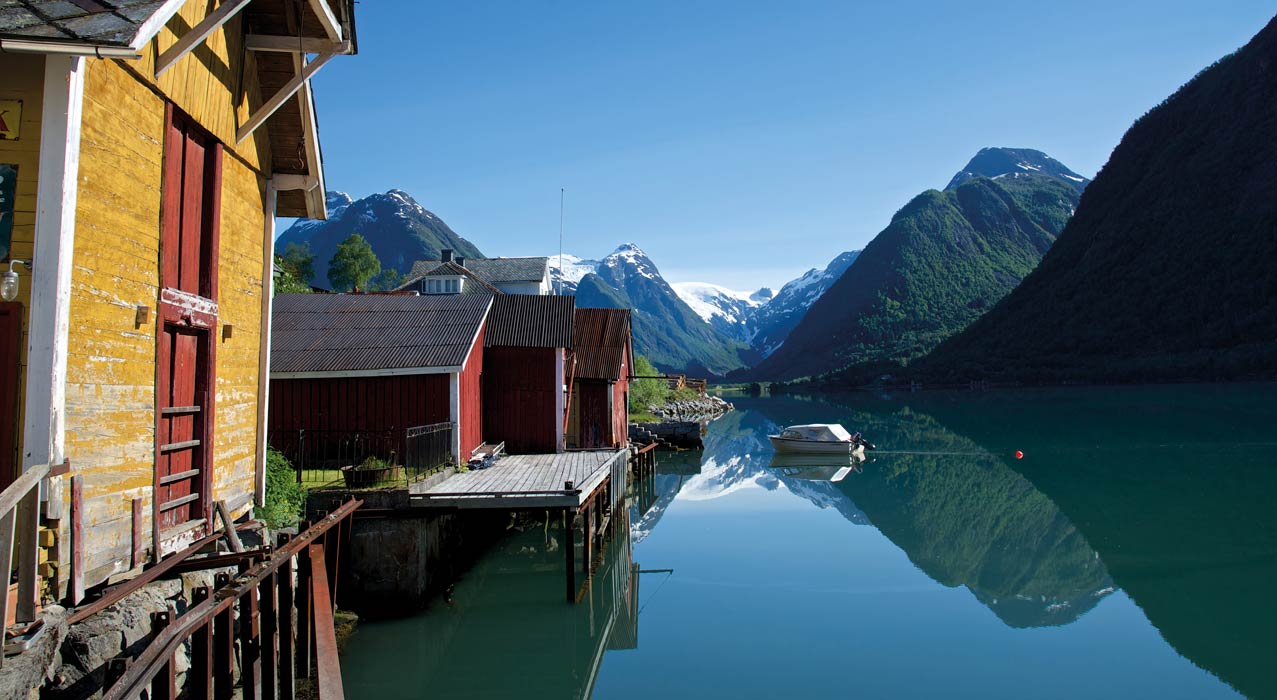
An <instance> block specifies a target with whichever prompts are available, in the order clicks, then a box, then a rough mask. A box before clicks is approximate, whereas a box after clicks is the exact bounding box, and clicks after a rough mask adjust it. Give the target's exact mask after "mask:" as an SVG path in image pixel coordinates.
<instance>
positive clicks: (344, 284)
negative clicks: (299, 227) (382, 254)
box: [328, 233, 381, 292]
mask: <svg viewBox="0 0 1277 700" xmlns="http://www.w3.org/2000/svg"><path fill="white" fill-rule="evenodd" d="M379 272H381V261H380V260H378V259H377V254H376V253H374V252H372V246H371V245H368V239H366V238H364V237H363V236H361V235H359V234H357V233H352V234H350V237H349V238H347V239H346V240H344V241H342V242H341V243H338V244H337V252H336V253H334V254H333V259H332V260H330V261H328V282H329V283H330V284H332V286H333V291H334V292H349V291H353V290H355V289H364V288H366V287H367V286H368V280H370V279H372V278H373V277H375V276H376V275H377V273H379Z"/></svg>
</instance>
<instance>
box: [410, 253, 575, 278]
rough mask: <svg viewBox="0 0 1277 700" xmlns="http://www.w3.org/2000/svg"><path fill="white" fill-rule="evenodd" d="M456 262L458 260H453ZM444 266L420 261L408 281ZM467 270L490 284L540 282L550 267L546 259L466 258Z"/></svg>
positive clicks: (464, 262)
mask: <svg viewBox="0 0 1277 700" xmlns="http://www.w3.org/2000/svg"><path fill="white" fill-rule="evenodd" d="M453 260H456V258H453ZM442 264H444V263H443V261H442V260H418V261H417V262H415V263H413V264H412V269H411V270H409V271H408V279H413V278H418V277H424V276H425V275H428V274H431V270H434V269H435V268H437V267H439V266H440V265H442ZM463 264H464V265H465V268H466V269H467V270H469V271H470V272H472V273H474V275H475V276H476V277H478V278H479V279H481V280H483V281H485V282H487V283H489V284H508V283H514V282H540V281H541V280H543V279H545V276H546V273H547V271H548V269H549V266H550V259H549V258H546V257H529V258H465V259H464V260H463Z"/></svg>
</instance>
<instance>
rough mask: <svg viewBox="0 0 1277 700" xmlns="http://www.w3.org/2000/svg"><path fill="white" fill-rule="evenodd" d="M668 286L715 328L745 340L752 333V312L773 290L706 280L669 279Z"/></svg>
mask: <svg viewBox="0 0 1277 700" xmlns="http://www.w3.org/2000/svg"><path fill="white" fill-rule="evenodd" d="M670 286H671V287H673V288H674V292H675V293H677V294H678V296H679V298H680V299H682V300H683V301H685V302H687V305H688V306H690V307H692V311H695V312H696V315H697V316H700V317H701V318H703V319H705V322H706V323H708V324H709V325H711V326H713V327H714V329H715V330H717V331H718V332H720V333H722V334H723V335H725V336H727V337H729V338H735V339H736V340H740V341H744V342H746V343H748V342H749V340H750V338H752V337H753V335H754V329H753V324H752V323H751V319H752V318H753V316H754V313H755V312H756V311H757V310H758V309H759V308H760V307H761V306H763V305H764V304H766V303H767V302H768V301H770V300H771V298H772V290H770V289H768V288H766V287H763V288H762V289H759V290H758V291H756V292H738V291H736V290H734V289H728V288H727V287H723V286H721V285H717V284H710V283H709V282H672V283H670Z"/></svg>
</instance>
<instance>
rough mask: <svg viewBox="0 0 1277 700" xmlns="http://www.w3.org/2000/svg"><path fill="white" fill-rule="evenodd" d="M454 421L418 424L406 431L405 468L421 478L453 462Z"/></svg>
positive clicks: (415, 476)
mask: <svg viewBox="0 0 1277 700" xmlns="http://www.w3.org/2000/svg"><path fill="white" fill-rule="evenodd" d="M454 429H455V425H454V424H453V423H433V424H431V425H418V426H416V427H413V428H408V429H407V430H406V431H404V468H405V470H406V471H407V472H408V478H409V479H419V478H421V477H423V476H426V475H428V474H433V473H434V472H436V471H439V470H440V469H442V468H444V467H445V466H448V465H449V464H452V462H453V459H452V442H453V430H454Z"/></svg>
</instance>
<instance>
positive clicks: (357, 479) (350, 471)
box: [341, 465, 403, 489]
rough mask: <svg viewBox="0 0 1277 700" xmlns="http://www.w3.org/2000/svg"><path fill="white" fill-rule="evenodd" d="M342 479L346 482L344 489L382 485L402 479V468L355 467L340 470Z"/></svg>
mask: <svg viewBox="0 0 1277 700" xmlns="http://www.w3.org/2000/svg"><path fill="white" fill-rule="evenodd" d="M341 475H342V478H344V479H345V480H346V488H348V489H358V488H367V487H369V486H376V485H378V484H384V483H386V482H388V481H400V480H402V479H403V467H402V466H396V467H381V468H377V469H361V468H359V467H356V466H353V465H352V466H346V467H342V468H341Z"/></svg>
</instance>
